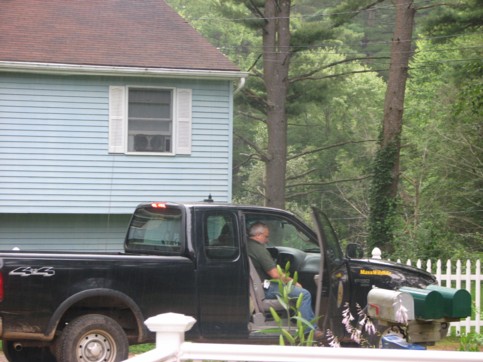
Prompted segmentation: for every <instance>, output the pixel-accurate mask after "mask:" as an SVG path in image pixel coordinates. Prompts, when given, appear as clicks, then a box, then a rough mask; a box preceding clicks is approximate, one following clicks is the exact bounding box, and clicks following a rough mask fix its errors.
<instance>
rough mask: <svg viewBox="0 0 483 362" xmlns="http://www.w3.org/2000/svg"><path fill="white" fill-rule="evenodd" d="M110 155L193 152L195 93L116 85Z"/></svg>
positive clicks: (111, 111) (111, 104)
mask: <svg viewBox="0 0 483 362" xmlns="http://www.w3.org/2000/svg"><path fill="white" fill-rule="evenodd" d="M109 152H110V153H129V154H163V153H164V154H190V153H191V90H190V89H176V88H147V87H125V86H112V87H110V90H109Z"/></svg>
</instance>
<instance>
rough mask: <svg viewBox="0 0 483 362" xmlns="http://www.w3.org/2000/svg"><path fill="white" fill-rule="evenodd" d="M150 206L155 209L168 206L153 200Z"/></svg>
mask: <svg viewBox="0 0 483 362" xmlns="http://www.w3.org/2000/svg"><path fill="white" fill-rule="evenodd" d="M151 207H153V208H155V209H166V208H167V207H168V206H167V205H166V204H165V203H164V202H153V203H152V204H151Z"/></svg>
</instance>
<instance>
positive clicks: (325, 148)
mask: <svg viewBox="0 0 483 362" xmlns="http://www.w3.org/2000/svg"><path fill="white" fill-rule="evenodd" d="M364 142H377V140H362V141H346V142H340V143H335V144H333V145H329V146H323V147H317V148H314V149H310V150H307V151H304V152H302V153H299V154H297V155H293V156H289V157H287V161H288V160H293V159H296V158H299V157H303V156H305V155H309V154H312V153H317V152H320V151H325V150H329V149H331V148H336V147H341V146H345V145H348V144H357V143H364Z"/></svg>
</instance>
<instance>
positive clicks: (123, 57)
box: [0, 0, 239, 71]
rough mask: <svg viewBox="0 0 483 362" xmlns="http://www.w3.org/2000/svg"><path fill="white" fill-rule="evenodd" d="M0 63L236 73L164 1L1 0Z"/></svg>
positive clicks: (232, 66) (225, 60)
mask: <svg viewBox="0 0 483 362" xmlns="http://www.w3.org/2000/svg"><path fill="white" fill-rule="evenodd" d="M0 61H9V62H34V63H59V64H76V65H94V66H119V67H141V68H168V69H187V70H191V69H196V70H216V71H239V69H238V67H237V66H236V65H235V64H233V63H232V62H231V61H230V60H228V58H226V57H225V56H224V55H223V54H222V53H221V52H219V51H218V49H216V48H215V47H214V46H213V45H211V44H210V43H209V42H208V41H207V40H206V39H205V38H203V37H202V36H201V35H200V34H199V33H198V32H197V31H196V30H194V29H193V28H192V27H191V26H190V25H189V24H188V23H187V22H186V21H185V20H184V19H183V18H182V17H181V16H180V15H178V14H177V13H176V12H175V11H174V10H172V9H171V8H170V7H169V6H168V5H167V4H166V3H165V2H164V0H136V1H133V0H2V1H0Z"/></svg>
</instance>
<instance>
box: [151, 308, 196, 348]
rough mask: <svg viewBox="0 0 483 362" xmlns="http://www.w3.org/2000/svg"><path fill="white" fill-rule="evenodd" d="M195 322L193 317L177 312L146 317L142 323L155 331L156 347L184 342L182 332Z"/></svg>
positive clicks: (170, 346)
mask: <svg viewBox="0 0 483 362" xmlns="http://www.w3.org/2000/svg"><path fill="white" fill-rule="evenodd" d="M195 323H196V319H194V318H193V317H189V316H185V315H184V314H177V313H164V314H159V315H157V316H154V317H150V318H148V319H146V321H145V322H144V324H146V326H147V327H148V328H149V330H150V331H151V332H155V333H156V349H158V348H163V347H169V348H172V347H173V346H176V347H178V348H177V349H178V350H179V346H180V345H181V343H183V342H184V334H185V332H186V331H189V330H190V329H191V327H193V325H194V324H195Z"/></svg>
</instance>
